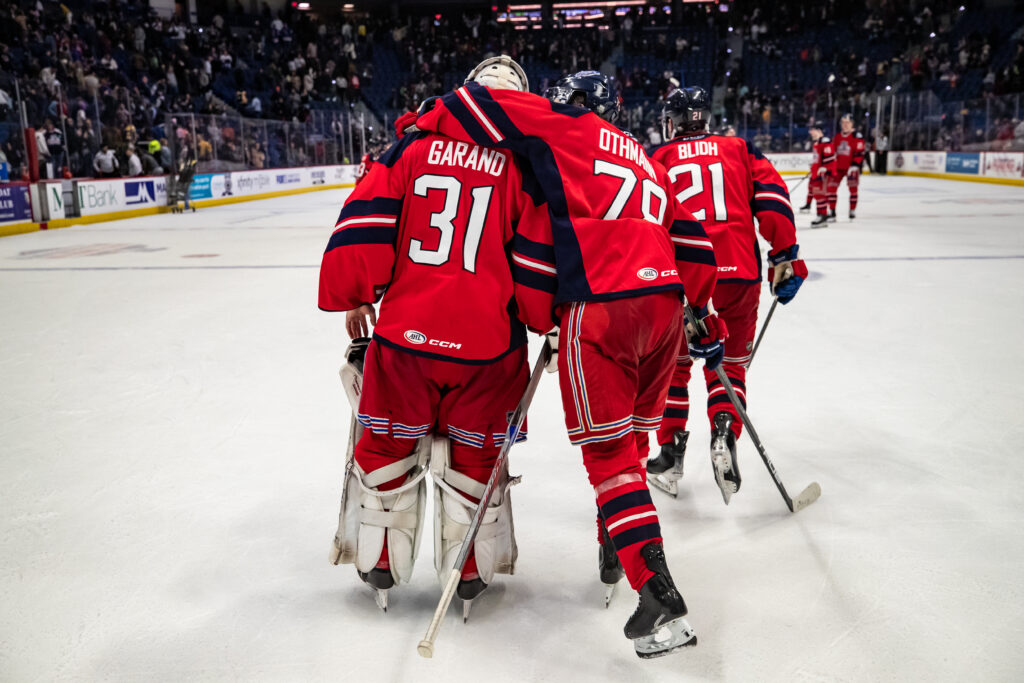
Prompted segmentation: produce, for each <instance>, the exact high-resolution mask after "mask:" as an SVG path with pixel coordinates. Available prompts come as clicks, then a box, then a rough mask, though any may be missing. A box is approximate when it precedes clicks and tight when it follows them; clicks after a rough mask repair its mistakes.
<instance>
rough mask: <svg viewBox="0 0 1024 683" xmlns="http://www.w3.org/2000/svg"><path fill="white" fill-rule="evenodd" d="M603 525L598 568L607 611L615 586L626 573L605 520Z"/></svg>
mask: <svg viewBox="0 0 1024 683" xmlns="http://www.w3.org/2000/svg"><path fill="white" fill-rule="evenodd" d="M598 524H600V525H601V547H600V548H598V550H597V568H598V570H599V572H600V574H601V583H603V584H604V586H605V592H604V606H605V608H606V609H607V607H608V605H610V604H611V602H612V595H614V594H615V586H617V585H618V584H619V581H621V580H622V577H624V576H625V575H626V572H625V571H624V570H623V569H622V563H621V562H619V555H618V553H616V552H615V544H614V543H612V537H611V536H609V535H608V529H607V528H606V527H605V525H604V520H602V519H599V520H598Z"/></svg>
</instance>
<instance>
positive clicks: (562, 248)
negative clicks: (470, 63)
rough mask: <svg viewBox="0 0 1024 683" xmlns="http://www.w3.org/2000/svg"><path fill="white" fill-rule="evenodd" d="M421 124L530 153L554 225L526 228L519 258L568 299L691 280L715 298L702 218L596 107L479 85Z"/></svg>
mask: <svg viewBox="0 0 1024 683" xmlns="http://www.w3.org/2000/svg"><path fill="white" fill-rule="evenodd" d="M405 123H406V122H405V121H402V122H401V123H400V124H399V125H404V124H405ZM415 123H416V126H417V127H418V128H420V129H422V130H433V131H438V132H441V133H444V134H445V135H450V136H451V137H454V138H458V139H460V140H467V141H472V142H475V143H478V144H483V145H490V146H492V147H496V148H500V149H508V150H511V151H513V152H515V153H517V154H518V155H521V157H522V158H524V165H523V172H524V177H528V178H531V180H529V181H528V183H527V190H528V191H530V192H531V194H533V195H534V196H535V199H538V198H543V200H544V201H545V202H546V203H547V207H548V212H549V216H550V225H544V226H542V230H540V231H538V230H535V229H533V227H532V226H529V225H524V224H521V225H520V228H519V232H520V233H521V234H523V235H524V236H525V237H526V238H528V239H527V240H526V241H520V242H517V243H516V245H515V247H516V248H515V251H514V252H513V259H517V258H528V259H530V260H531V262H532V263H533V264H535V265H540V266H544V267H547V268H554V269H555V272H556V274H557V278H558V293H557V296H556V300H557V301H558V302H568V301H607V300H612V299H621V298H626V297H632V296H640V295H643V294H650V293H655V292H661V291H679V290H683V289H684V286H685V293H686V296H687V298H688V299H689V300H690V302H691V303H693V304H694V305H696V306H702V305H704V304H705V303H706V302H707V300H708V299H709V298H710V296H711V292H712V290H713V289H714V284H715V259H714V251H713V249H712V246H711V242H710V241H709V240H708V238H707V235H706V234H705V232H704V230H703V228H702V227H701V225H700V223H699V222H697V221H696V220H694V219H693V217H692V216H691V215H690V214H689V213H688V212H687V211H686V210H685V209H683V208H682V207H681V206H680V205H679V204H678V203H677V202H676V201H675V200H673V199H672V198H671V196H670V195H669V193H668V192H667V190H666V188H667V187H668V178H667V175H666V173H665V169H664V168H663V167H662V166H661V165H660V164H658V163H656V162H653V161H652V160H651V159H650V158H649V157H648V156H647V154H646V152H645V151H644V149H643V147H642V146H641V145H640V143H639V142H637V141H636V140H635V139H634V138H633V137H632V136H630V135H629V134H628V133H624V132H622V131H621V130H619V129H618V128H616V127H615V126H613V125H612V124H610V123H608V122H606V121H604V120H602V119H601V118H600V117H599V116H597V115H596V114H594V113H593V112H590V111H588V110H586V109H582V108H579V107H573V106H568V105H562V104H557V103H553V102H550V101H548V100H547V99H545V98H543V97H540V96H538V95H533V94H531V93H523V92H518V91H513V90H490V89H488V88H485V87H484V86H481V85H478V84H476V83H469V84H467V85H465V86H463V87H460V88H458V89H457V90H455V91H454V92H450V93H448V94H447V95H445V96H444V97H443V98H441V100H440V101H439V102H437V104H436V105H435V106H434V108H433V109H431V110H430V111H429V112H426V113H424V114H422V115H420V116H419V117H418V118H416V119H415ZM527 166H528V168H527ZM531 182H532V183H534V184H535V186H534V187H531ZM521 246H523V247H524V248H526V249H527V251H526V252H523V251H522V250H520V247H521ZM517 263H518V261H517Z"/></svg>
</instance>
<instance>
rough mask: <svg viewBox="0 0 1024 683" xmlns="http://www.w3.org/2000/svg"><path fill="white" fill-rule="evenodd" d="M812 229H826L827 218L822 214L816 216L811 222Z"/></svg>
mask: <svg viewBox="0 0 1024 683" xmlns="http://www.w3.org/2000/svg"><path fill="white" fill-rule="evenodd" d="M811 227H812V228H824V227H828V216H826V215H825V214H823V213H820V214H818V217H817V218H815V219H814V220H813V221H811Z"/></svg>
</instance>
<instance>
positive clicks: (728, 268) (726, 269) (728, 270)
mask: <svg viewBox="0 0 1024 683" xmlns="http://www.w3.org/2000/svg"><path fill="white" fill-rule="evenodd" d="M737 270H739V266H718V272H719V273H732V272H734V271H737Z"/></svg>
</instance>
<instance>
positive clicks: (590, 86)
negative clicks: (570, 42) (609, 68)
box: [544, 71, 622, 123]
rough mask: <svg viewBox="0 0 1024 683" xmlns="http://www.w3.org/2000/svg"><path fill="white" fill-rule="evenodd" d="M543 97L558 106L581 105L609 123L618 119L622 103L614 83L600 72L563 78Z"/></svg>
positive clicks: (581, 72)
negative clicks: (556, 103)
mask: <svg viewBox="0 0 1024 683" xmlns="http://www.w3.org/2000/svg"><path fill="white" fill-rule="evenodd" d="M544 96H545V97H547V98H548V99H549V100H551V101H552V102H558V103H559V104H571V105H581V106H583V107H585V108H586V109H589V110H590V111H592V112H594V113H595V114H597V115H598V116H600V117H601V118H602V119H604V120H605V121H608V122H609V123H614V122H615V119H617V118H618V116H619V107H620V104H621V102H622V99H621V98H620V97H619V94H618V92H617V91H616V88H615V83H614V81H612V79H610V78H609V77H608V76H605V75H604V74H603V73H601V72H600V71H579V72H577V73H574V74H569V75H568V76H563V77H562V78H560V79H559V81H558V82H557V83H555V84H554V85H553V86H551V87H550V88H548V89H547V92H545V93H544Z"/></svg>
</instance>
